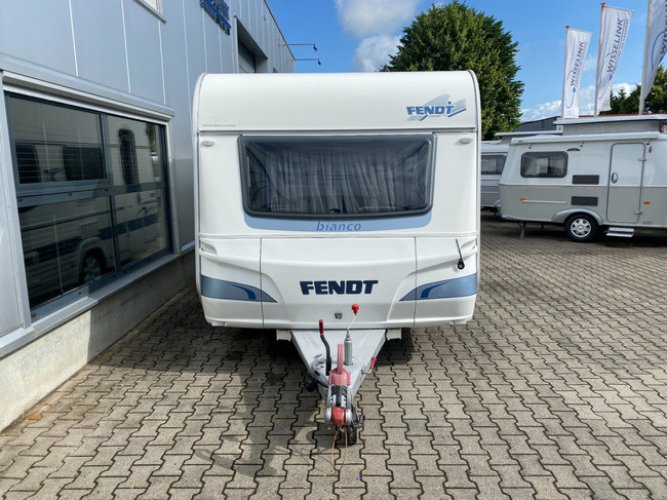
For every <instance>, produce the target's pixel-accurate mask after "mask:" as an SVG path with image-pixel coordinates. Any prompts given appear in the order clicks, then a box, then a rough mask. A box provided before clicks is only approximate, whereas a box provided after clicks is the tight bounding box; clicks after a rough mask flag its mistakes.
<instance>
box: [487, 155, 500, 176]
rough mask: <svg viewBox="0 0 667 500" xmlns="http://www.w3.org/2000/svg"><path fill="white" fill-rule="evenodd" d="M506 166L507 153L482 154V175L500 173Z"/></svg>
mask: <svg viewBox="0 0 667 500" xmlns="http://www.w3.org/2000/svg"><path fill="white" fill-rule="evenodd" d="M504 166H505V155H482V175H500V174H502V173H503V167H504Z"/></svg>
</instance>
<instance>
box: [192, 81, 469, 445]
mask: <svg viewBox="0 0 667 500" xmlns="http://www.w3.org/2000/svg"><path fill="white" fill-rule="evenodd" d="M194 122H195V143H196V147H197V149H198V168H197V169H196V170H197V176H198V179H197V181H196V186H197V190H198V193H197V201H196V214H197V224H196V228H197V229H196V231H197V246H196V248H197V287H198V290H199V293H200V295H201V301H202V306H203V310H204V314H205V316H206V319H207V320H208V321H209V322H210V323H211V324H213V325H221V326H233V327H249V328H264V329H274V330H277V336H278V338H279V339H288V340H291V341H293V342H294V343H295V345H296V347H297V349H298V351H299V353H300V355H301V356H302V358H303V360H304V362H305V363H306V366H307V368H308V372H309V376H308V383H307V386H310V387H311V388H316V387H317V388H319V390H320V392H321V393H322V395H323V396H324V397H325V400H326V405H327V411H326V417H325V418H326V420H327V421H330V422H331V423H332V424H333V425H334V426H336V427H338V428H344V429H345V430H346V431H347V437H348V438H349V440H350V441H354V439H356V429H357V427H358V426H359V425H360V422H361V419H360V418H359V416H358V415H357V413H356V411H355V409H354V406H353V399H354V395H355V393H356V391H357V389H358V388H359V385H360V384H361V381H362V380H363V377H364V376H365V375H366V374H367V373H368V372H369V371H370V370H371V369H372V368H373V366H374V364H375V357H376V356H377V353H378V352H379V350H380V348H381V346H382V344H383V343H384V341H385V340H386V339H388V338H400V335H401V329H402V328H410V327H415V326H426V325H442V324H448V323H464V322H466V321H468V320H469V319H470V318H471V317H472V314H473V309H474V306H475V298H476V294H477V283H478V269H479V268H478V251H479V151H480V149H479V148H480V136H479V124H480V117H479V94H478V90H477V84H476V80H475V76H474V74H473V73H470V72H451V73H359V74H317V75H316V74H311V75H308V74H299V75H294V74H262V75H212V74H211V75H204V76H202V77H201V79H200V80H199V83H198V88H197V92H196V94H195V104H194ZM353 306H354V307H353ZM318 330H319V331H318ZM348 332H349V334H348ZM329 346H330V347H331V348H332V349H333V350H335V349H336V347H338V357H337V360H336V359H334V360H332V359H331V355H330V348H329ZM343 347H344V349H343ZM334 357H335V356H334ZM336 363H337V364H338V366H337V367H336V368H335V369H333V367H332V364H336Z"/></svg>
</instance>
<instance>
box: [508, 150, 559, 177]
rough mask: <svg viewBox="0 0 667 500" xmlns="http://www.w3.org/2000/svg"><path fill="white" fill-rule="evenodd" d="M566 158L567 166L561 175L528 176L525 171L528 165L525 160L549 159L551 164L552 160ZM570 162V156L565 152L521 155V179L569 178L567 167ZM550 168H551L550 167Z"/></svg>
mask: <svg viewBox="0 0 667 500" xmlns="http://www.w3.org/2000/svg"><path fill="white" fill-rule="evenodd" d="M555 157H557V158H564V159H565V164H564V166H563V172H562V174H560V175H539V174H537V175H526V173H525V169H526V165H525V162H524V160H525V159H528V158H548V159H549V164H551V158H555ZM568 162H569V156H568V154H567V153H566V152H565V151H529V152H526V153H523V154H522V155H521V169H520V173H521V177H523V178H524V179H562V178H564V177H566V176H567V167H568ZM549 168H550V167H549Z"/></svg>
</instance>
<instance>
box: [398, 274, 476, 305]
mask: <svg viewBox="0 0 667 500" xmlns="http://www.w3.org/2000/svg"><path fill="white" fill-rule="evenodd" d="M476 293H477V273H475V274H471V275H469V276H463V277H462V278H454V279H451V280H442V281H436V282H435V283H427V284H426V285H422V286H420V287H418V288H415V289H414V290H412V291H411V292H410V293H409V294H407V295H406V296H405V297H403V298H402V299H401V302H404V301H407V300H431V299H454V298H457V297H470V296H471V295H475V294H476Z"/></svg>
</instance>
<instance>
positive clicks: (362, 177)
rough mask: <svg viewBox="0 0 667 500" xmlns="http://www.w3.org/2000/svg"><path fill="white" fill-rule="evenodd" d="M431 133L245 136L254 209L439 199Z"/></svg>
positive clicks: (334, 209)
mask: <svg viewBox="0 0 667 500" xmlns="http://www.w3.org/2000/svg"><path fill="white" fill-rule="evenodd" d="M431 149H432V148H431V139H430V138H429V137H423V136H421V137H391V138H372V139H363V140H362V139H349V138H331V139H314V138H307V139H298V140H297V139H268V138H267V139H244V141H243V146H242V150H243V151H244V156H245V158H244V159H245V170H246V171H245V184H246V185H245V189H246V196H245V202H246V209H247V210H248V211H249V212H250V213H253V214H256V215H267V216H293V217H299V216H306V217H338V216H340V217H349V216H359V217H363V216H373V215H404V214H411V213H416V212H422V211H425V210H427V209H428V208H429V206H430V203H431V177H432V172H431V171H432V160H431Z"/></svg>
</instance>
